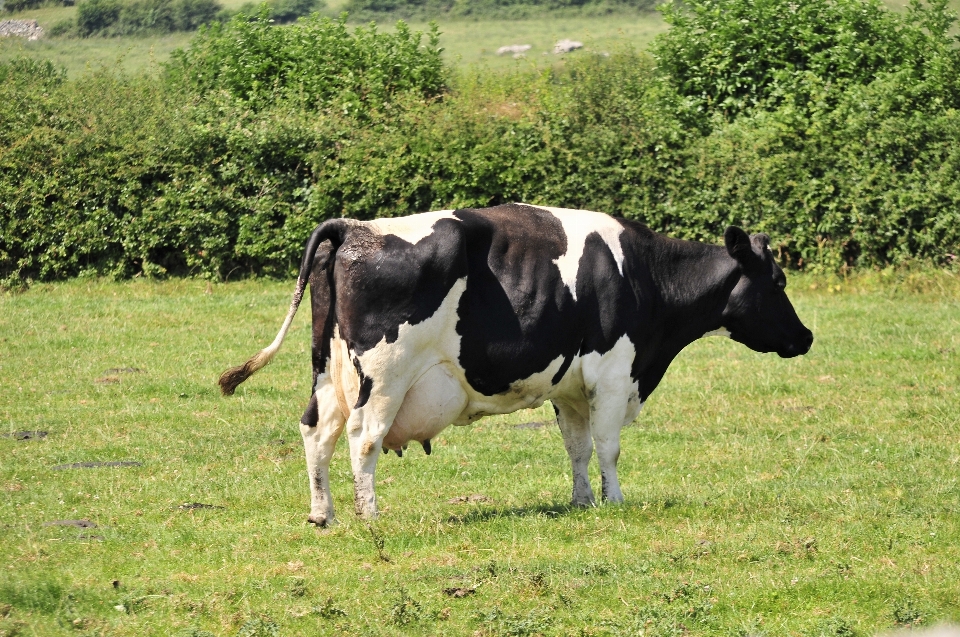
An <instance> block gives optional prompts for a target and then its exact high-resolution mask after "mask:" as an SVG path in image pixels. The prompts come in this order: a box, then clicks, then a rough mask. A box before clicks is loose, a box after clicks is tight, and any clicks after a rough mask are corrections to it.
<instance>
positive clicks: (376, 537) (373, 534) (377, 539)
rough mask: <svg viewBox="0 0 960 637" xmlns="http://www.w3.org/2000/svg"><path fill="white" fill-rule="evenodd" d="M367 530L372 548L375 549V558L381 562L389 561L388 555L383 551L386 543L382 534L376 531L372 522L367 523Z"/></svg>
mask: <svg viewBox="0 0 960 637" xmlns="http://www.w3.org/2000/svg"><path fill="white" fill-rule="evenodd" d="M367 530H368V531H369V532H370V538H371V539H372V540H373V548H375V549H376V550H377V559H378V560H380V561H381V562H386V563H389V562H390V556H389V555H387V554H386V552H384V550H383V547H384V544H385V543H386V540H385V539H384V537H383V535H382V534H381V533H380V532H379V531H377V530H376V529H375V528H374V527H373V524H367Z"/></svg>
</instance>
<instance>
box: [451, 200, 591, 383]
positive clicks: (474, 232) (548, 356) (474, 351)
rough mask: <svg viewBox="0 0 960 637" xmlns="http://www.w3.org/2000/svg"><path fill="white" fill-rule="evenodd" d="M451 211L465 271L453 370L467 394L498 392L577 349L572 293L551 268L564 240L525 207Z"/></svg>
mask: <svg viewBox="0 0 960 637" xmlns="http://www.w3.org/2000/svg"><path fill="white" fill-rule="evenodd" d="M454 214H455V215H456V216H457V218H458V219H460V220H461V221H462V222H463V225H464V227H465V229H466V236H467V240H466V252H467V262H468V263H469V271H470V276H469V278H468V279H467V289H466V292H465V293H464V295H463V297H461V299H460V306H459V308H458V314H459V321H458V323H457V333H458V334H459V335H460V336H461V337H462V338H461V341H460V365H461V366H462V367H463V369H464V371H465V375H466V378H467V381H468V382H469V383H470V385H471V386H472V387H473V388H474V389H475V390H477V391H479V392H480V393H482V394H486V395H488V396H492V395H494V394H501V393H505V392H507V391H509V390H510V385H511V384H512V383H514V382H516V381H518V380H522V379H525V378H529V377H530V376H532V375H533V374H535V373H538V372H542V371H543V370H545V369H546V368H547V366H548V365H549V364H550V363H551V362H552V361H554V360H556V359H557V357H559V356H563V357H564V358H566V357H568V356H573V355H574V354H576V352H577V349H578V348H579V345H580V336H579V330H578V329H577V328H578V322H579V321H578V317H577V312H576V308H575V305H574V302H573V296H572V295H571V294H570V291H569V290H567V288H566V286H564V284H563V281H562V279H561V278H560V270H559V268H558V267H557V265H556V264H555V263H554V260H556V259H558V258H560V257H561V256H562V255H563V254H564V253H566V251H567V240H566V235H565V234H564V232H563V226H562V225H561V223H560V220H559V219H557V218H556V217H555V216H554V215H553V214H551V213H550V212H548V211H546V210H542V209H540V208H535V207H532V206H524V205H518V204H507V205H503V206H497V207H495V208H487V209H484V210H473V209H464V210H458V211H456V212H455V213H454Z"/></svg>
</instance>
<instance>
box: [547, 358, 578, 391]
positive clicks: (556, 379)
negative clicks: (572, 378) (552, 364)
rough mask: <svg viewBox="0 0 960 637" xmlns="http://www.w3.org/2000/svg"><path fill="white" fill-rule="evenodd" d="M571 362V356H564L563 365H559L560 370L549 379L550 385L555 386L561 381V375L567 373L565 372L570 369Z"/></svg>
mask: <svg viewBox="0 0 960 637" xmlns="http://www.w3.org/2000/svg"><path fill="white" fill-rule="evenodd" d="M572 362H573V356H566V357H564V359H563V363H562V364H561V365H560V369H558V370H557V373H556V374H554V375H553V378H551V379H550V384H551V385H556V384H557V383H559V382H560V381H561V380H563V375H564V374H566V373H567V370H568V369H570V364H571V363H572Z"/></svg>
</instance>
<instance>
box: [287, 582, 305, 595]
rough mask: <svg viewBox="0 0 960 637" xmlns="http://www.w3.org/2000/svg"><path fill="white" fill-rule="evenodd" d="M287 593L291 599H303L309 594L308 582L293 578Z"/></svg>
mask: <svg viewBox="0 0 960 637" xmlns="http://www.w3.org/2000/svg"><path fill="white" fill-rule="evenodd" d="M287 592H288V593H290V596H291V597H303V596H304V595H306V594H307V581H306V580H305V579H303V578H302V577H291V578H290V585H289V586H287Z"/></svg>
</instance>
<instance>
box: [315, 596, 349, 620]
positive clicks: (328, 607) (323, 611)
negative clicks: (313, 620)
mask: <svg viewBox="0 0 960 637" xmlns="http://www.w3.org/2000/svg"><path fill="white" fill-rule="evenodd" d="M313 611H314V612H315V613H316V614H317V615H319V616H320V617H322V618H323V619H339V618H341V617H346V616H347V613H346V611H344V610H343V609H342V608H337V607H336V606H334V603H333V598H332V597H328V598H327V599H326V601H325V602H323V603H322V604H320V605H319V606H315V607H314V608H313Z"/></svg>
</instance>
